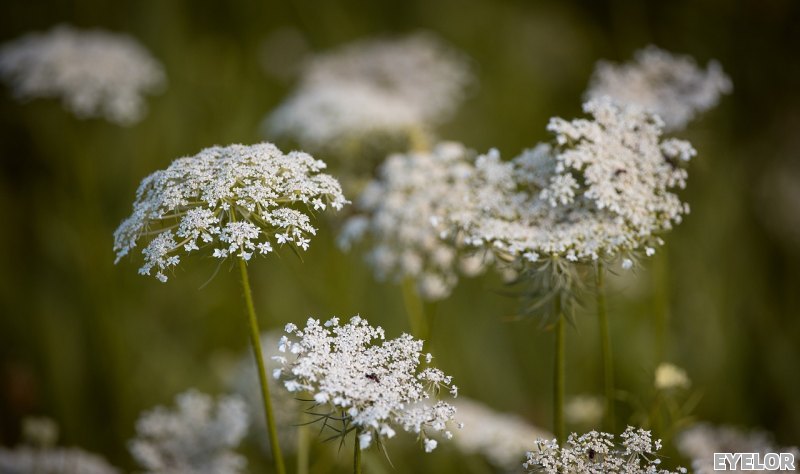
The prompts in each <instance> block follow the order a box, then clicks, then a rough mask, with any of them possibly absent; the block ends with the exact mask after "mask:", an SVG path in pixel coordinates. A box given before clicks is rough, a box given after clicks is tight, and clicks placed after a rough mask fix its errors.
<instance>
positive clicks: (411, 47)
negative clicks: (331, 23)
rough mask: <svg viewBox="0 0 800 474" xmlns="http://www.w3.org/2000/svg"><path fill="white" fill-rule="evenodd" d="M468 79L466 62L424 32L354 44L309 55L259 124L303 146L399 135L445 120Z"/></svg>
mask: <svg viewBox="0 0 800 474" xmlns="http://www.w3.org/2000/svg"><path fill="white" fill-rule="evenodd" d="M470 82H471V74H470V71H469V67H468V65H467V62H466V60H465V59H464V58H462V57H461V56H460V55H459V54H457V53H454V52H453V51H451V50H450V48H449V47H447V46H446V45H444V44H443V43H442V42H441V41H439V40H437V39H436V38H435V37H433V36H431V35H428V34H415V35H412V36H409V37H406V38H401V39H396V40H370V41H361V42H356V43H353V44H350V45H346V46H344V47H342V48H340V49H337V50H335V51H333V52H331V53H328V54H323V55H319V56H316V57H314V58H312V59H311V60H309V61H308V63H307V65H306V67H305V70H304V72H303V75H302V80H301V83H300V85H299V87H298V89H297V91H296V92H295V93H294V94H293V95H292V96H291V97H289V98H288V99H287V100H286V102H285V103H284V104H282V105H281V106H280V107H279V108H278V109H277V110H275V111H274V112H273V113H272V114H271V115H270V116H269V117H267V120H266V124H267V128H268V130H269V132H270V133H271V134H272V135H276V136H288V137H292V138H294V139H296V140H297V141H298V142H299V143H300V144H301V145H302V146H303V147H304V148H309V149H314V148H316V149H318V148H320V147H323V146H325V147H327V146H330V145H332V144H335V143H341V140H343V139H347V138H352V137H359V136H365V135H368V134H370V133H375V132H384V133H390V134H391V133H405V132H407V130H408V129H409V128H423V129H424V128H426V127H427V126H429V125H432V124H437V123H440V122H442V121H443V120H445V119H447V118H449V116H450V115H451V114H452V112H453V111H454V109H455V107H456V105H458V103H459V102H460V101H461V100H462V99H463V97H464V91H465V88H466V86H467V85H468V84H469V83H470Z"/></svg>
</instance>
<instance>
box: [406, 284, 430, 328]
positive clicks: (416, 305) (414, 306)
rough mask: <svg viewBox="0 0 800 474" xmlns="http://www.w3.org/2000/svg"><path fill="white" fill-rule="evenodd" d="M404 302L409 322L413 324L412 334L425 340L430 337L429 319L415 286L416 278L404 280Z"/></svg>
mask: <svg viewBox="0 0 800 474" xmlns="http://www.w3.org/2000/svg"><path fill="white" fill-rule="evenodd" d="M402 287H403V304H404V305H405V308H406V315H408V323H409V324H410V325H411V334H412V335H413V336H414V337H416V338H418V339H422V340H423V341H424V340H426V339H427V338H428V321H427V318H426V317H425V306H424V305H423V304H422V300H421V299H420V297H419V294H418V293H417V290H416V289H415V288H414V280H412V279H411V278H406V279H404V280H403V285H402Z"/></svg>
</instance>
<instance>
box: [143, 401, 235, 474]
mask: <svg viewBox="0 0 800 474" xmlns="http://www.w3.org/2000/svg"><path fill="white" fill-rule="evenodd" d="M176 402H177V405H178V408H177V411H171V410H169V409H167V408H164V407H156V408H155V409H153V410H152V411H149V412H146V413H144V414H143V415H142V416H141V417H140V418H139V420H138V421H137V422H136V438H135V439H133V440H132V441H131V442H130V446H129V447H130V451H131V454H132V455H133V457H134V458H135V459H136V461H137V462H138V463H139V465H140V466H142V467H143V468H144V469H146V470H147V472H148V473H152V474H237V473H240V472H243V471H244V468H245V466H246V464H247V459H246V458H245V457H244V456H241V455H239V454H237V453H235V452H234V451H233V449H235V448H236V447H237V446H238V445H239V442H240V441H241V440H242V438H243V437H244V435H245V434H246V433H247V426H248V423H249V419H248V414H247V410H246V408H245V403H244V402H243V401H242V400H241V399H239V398H237V397H233V396H227V397H224V398H222V399H220V401H219V402H218V403H217V404H216V406H215V403H214V401H213V400H212V398H211V397H210V396H208V395H205V394H202V393H199V392H196V391H193V390H191V391H188V392H185V393H182V394H180V395H178V397H176Z"/></svg>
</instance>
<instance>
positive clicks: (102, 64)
mask: <svg viewBox="0 0 800 474" xmlns="http://www.w3.org/2000/svg"><path fill="white" fill-rule="evenodd" d="M0 76H2V78H3V79H4V80H5V81H6V82H8V83H9V84H10V85H11V87H12V89H13V90H14V94H15V95H16V96H17V97H19V98H20V99H23V100H28V99H33V98H36V97H60V98H61V100H62V102H63V104H64V107H65V108H67V109H69V110H71V111H72V112H73V113H74V114H75V115H76V116H77V117H79V118H88V117H105V118H106V119H107V120H109V121H111V122H115V123H118V124H120V125H131V124H133V123H135V122H138V121H139V120H141V118H142V117H143V116H144V112H145V109H146V107H145V103H144V100H143V98H142V95H144V94H145V93H152V92H154V91H156V90H158V89H160V88H162V87H163V85H164V83H165V82H166V78H165V76H164V71H163V68H162V67H161V64H159V63H158V61H156V60H155V59H154V58H153V57H152V56H151V55H150V53H149V52H148V51H147V50H146V49H145V48H144V47H142V45H140V44H139V43H138V42H137V41H136V40H135V39H133V38H131V37H129V36H127V35H122V34H115V33H110V32H107V31H102V30H78V29H75V28H73V27H71V26H67V25H61V26H57V27H55V28H53V29H52V30H50V31H48V32H46V33H31V34H28V35H26V36H23V37H22V38H20V39H17V40H15V41H12V42H11V43H8V44H6V45H4V46H3V47H2V49H0Z"/></svg>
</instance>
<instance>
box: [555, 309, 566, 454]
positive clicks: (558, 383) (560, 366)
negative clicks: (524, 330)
mask: <svg viewBox="0 0 800 474" xmlns="http://www.w3.org/2000/svg"><path fill="white" fill-rule="evenodd" d="M553 311H554V313H555V317H556V318H557V320H556V327H555V337H556V341H555V351H556V353H555V367H554V368H553V434H554V435H555V436H556V439H557V440H558V442H559V444H563V443H564V440H565V436H564V386H565V384H564V377H565V376H564V372H565V371H564V330H565V327H564V322H565V321H564V315H563V312H562V309H561V295H560V294H556V296H555V298H554V299H553Z"/></svg>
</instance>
